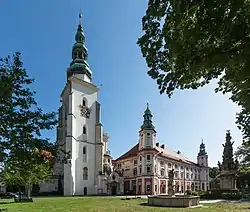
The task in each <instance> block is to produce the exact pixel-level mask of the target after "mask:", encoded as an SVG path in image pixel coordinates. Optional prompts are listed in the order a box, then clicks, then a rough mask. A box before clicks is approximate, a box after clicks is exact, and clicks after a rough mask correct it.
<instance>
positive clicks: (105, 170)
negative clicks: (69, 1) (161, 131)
mask: <svg viewBox="0 0 250 212" xmlns="http://www.w3.org/2000/svg"><path fill="white" fill-rule="evenodd" d="M87 58H88V51H87V48H86V47H85V36H84V33H83V28H82V23H81V15H80V22H79V25H78V28H77V32H76V35H75V43H74V45H73V48H72V62H71V63H70V66H69V68H68V69H67V82H66V85H65V87H64V89H63V90H62V93H61V107H60V108H59V124H58V127H57V143H58V144H59V145H62V147H63V149H64V151H65V152H69V153H70V158H69V159H68V161H67V163H66V164H64V163H56V164H55V166H54V174H53V176H52V177H51V178H50V179H49V180H47V181H46V182H44V183H41V184H40V185H39V186H40V192H42V193H43V192H58V191H60V192H59V193H61V194H62V195H64V196H73V195H96V194H110V195H119V194H125V193H133V194H165V193H166V192H167V183H168V171H169V170H172V169H175V181H174V183H175V189H176V192H184V191H186V190H189V189H190V190H204V191H206V190H208V185H209V184H208V156H207V154H206V152H205V146H204V144H202V145H201V147H200V152H199V155H198V157H197V163H195V162H191V161H189V160H188V159H187V158H185V157H184V156H183V155H182V154H181V153H180V152H174V151H172V150H170V149H168V148H167V147H165V146H164V145H161V146H159V143H157V142H156V130H155V128H154V126H153V124H152V114H151V111H150V110H149V108H148V106H147V109H146V111H145V113H144V122H143V125H142V127H141V130H140V132H139V142H138V143H137V144H136V145H135V146H134V147H133V148H132V149H130V150H129V151H128V152H127V153H125V154H123V155H122V156H121V157H119V158H118V159H116V160H113V159H112V157H111V154H110V151H109V150H108V139H109V136H108V134H107V133H105V132H104V130H103V126H102V124H101V106H100V103H99V102H98V92H99V88H98V87H97V86H96V85H95V84H94V83H93V82H92V71H91V69H90V66H89V65H88V63H87ZM63 156H64V155H63V153H62V154H61V155H60V157H61V158H62V157H63Z"/></svg>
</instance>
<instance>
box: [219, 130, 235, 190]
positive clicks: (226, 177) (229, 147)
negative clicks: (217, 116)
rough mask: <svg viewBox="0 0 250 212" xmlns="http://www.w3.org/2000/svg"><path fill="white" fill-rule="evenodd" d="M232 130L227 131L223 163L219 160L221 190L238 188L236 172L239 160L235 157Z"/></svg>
mask: <svg viewBox="0 0 250 212" xmlns="http://www.w3.org/2000/svg"><path fill="white" fill-rule="evenodd" d="M231 139H232V137H231V135H230V131H229V130H228V131H227V133H226V143H225V144H223V147H224V150H223V155H222V159H223V160H222V163H220V162H218V167H219V170H220V175H219V178H220V190H236V189H237V188H236V172H237V169H238V165H239V163H238V161H237V159H236V160H234V158H233V144H234V142H231Z"/></svg>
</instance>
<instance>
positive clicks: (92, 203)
mask: <svg viewBox="0 0 250 212" xmlns="http://www.w3.org/2000/svg"><path fill="white" fill-rule="evenodd" d="M146 202H147V200H146V199H134V200H133V199H131V200H121V199H119V198H99V197H86V198H83V197H77V198H73V197H72V198H38V199H34V202H33V203H8V204H0V208H8V212H55V211H56V212H85V211H91V212H99V211H100V212H113V211H121V212H135V211H136V212H148V211H151V212H156V211H157V212H158V211H159V212H160V211H190V210H191V211H202V212H213V211H218V212H222V211H228V212H232V211H233V212H236V211H241V212H242V211H250V204H226V203H218V204H206V205H205V207H203V208H194V209H182V208H160V207H149V206H146V205H144V204H145V203H146Z"/></svg>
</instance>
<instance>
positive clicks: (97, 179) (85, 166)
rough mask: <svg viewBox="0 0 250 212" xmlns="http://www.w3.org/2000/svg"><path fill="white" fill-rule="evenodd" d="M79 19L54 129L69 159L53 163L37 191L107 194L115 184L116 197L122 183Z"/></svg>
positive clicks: (69, 194) (70, 193)
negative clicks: (105, 125) (114, 165)
mask: <svg viewBox="0 0 250 212" xmlns="http://www.w3.org/2000/svg"><path fill="white" fill-rule="evenodd" d="M79 18H80V22H79V25H78V28H77V32H76V35H75V44H74V45H73V48H72V62H71V64H70V67H69V68H68V69H67V83H66V85H65V87H64V89H63V91H62V93H61V107H60V108H59V125H58V127H57V143H58V144H59V145H63V149H64V151H65V152H69V153H70V158H69V159H68V161H67V163H66V164H62V163H56V164H55V167H54V176H53V177H51V179H50V180H48V181H47V182H45V183H41V184H40V192H49V191H57V190H59V184H61V187H62V188H61V189H62V190H63V192H62V193H63V195H64V196H72V195H94V194H103V193H106V194H107V193H110V192H111V189H112V188H111V187H110V186H109V185H111V184H116V185H119V189H117V191H116V190H115V191H114V189H113V191H112V192H113V193H115V194H118V193H121V191H123V187H122V186H123V184H122V182H123V180H122V179H121V178H120V177H119V176H118V175H117V173H112V170H113V169H112V158H111V155H110V152H109V151H108V135H107V133H104V131H103V126H102V124H101V114H100V110H101V109H100V103H99V102H98V91H99V88H98V87H97V86H96V85H95V84H94V83H93V82H92V72H91V69H90V67H89V65H88V63H87V58H88V51H87V48H86V47H85V45H84V43H85V36H84V33H83V29H82V24H81V14H80V17H79ZM62 154H63V153H62ZM61 157H63V155H61ZM59 181H61V182H59ZM116 188H118V186H116Z"/></svg>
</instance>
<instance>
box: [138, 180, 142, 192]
mask: <svg viewBox="0 0 250 212" xmlns="http://www.w3.org/2000/svg"><path fill="white" fill-rule="evenodd" d="M141 190H142V180H141V179H138V189H137V194H141V193H142V191H141Z"/></svg>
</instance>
